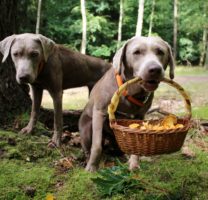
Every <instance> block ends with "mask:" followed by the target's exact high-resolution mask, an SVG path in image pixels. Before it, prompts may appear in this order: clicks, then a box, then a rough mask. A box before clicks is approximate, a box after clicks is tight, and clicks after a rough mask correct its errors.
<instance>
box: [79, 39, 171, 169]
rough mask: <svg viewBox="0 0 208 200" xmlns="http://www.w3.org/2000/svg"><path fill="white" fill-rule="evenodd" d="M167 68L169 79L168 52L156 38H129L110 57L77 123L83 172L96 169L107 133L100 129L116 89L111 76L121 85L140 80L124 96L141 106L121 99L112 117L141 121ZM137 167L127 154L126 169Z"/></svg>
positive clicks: (106, 116) (165, 45)
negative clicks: (109, 64) (83, 157)
mask: <svg viewBox="0 0 208 200" xmlns="http://www.w3.org/2000/svg"><path fill="white" fill-rule="evenodd" d="M168 65H169V66H170V73H169V74H170V78H171V79H173V78H174V62H173V56H172V51H171V48H170V46H169V45H168V43H166V42H165V41H164V40H162V39H161V38H159V37H133V38H131V39H130V40H128V41H127V42H126V43H125V44H124V46H123V47H122V48H121V49H119V50H118V52H117V53H116V54H115V56H114V58H113V68H111V69H109V70H108V71H107V72H106V73H105V75H104V76H103V77H102V78H101V79H100V80H99V81H98V82H97V83H96V85H95V86H94V88H93V89H92V92H91V95H90V99H89V102H88V104H87V105H86V107H85V109H84V112H83V113H82V115H81V117H80V120H79V130H80V135H81V144H82V148H83V150H84V152H85V154H86V156H87V157H88V163H87V166H86V170H87V171H95V170H97V169H98V166H99V161H100V158H101V153H102V140H103V132H106V131H107V130H105V128H104V127H107V125H108V114H107V107H108V105H109V103H110V100H111V98H112V96H113V94H114V92H115V91H116V90H117V89H118V83H117V81H116V75H115V74H119V75H120V77H121V79H122V80H123V82H126V81H128V80H130V79H132V78H134V77H141V78H142V79H143V80H144V83H143V84H142V85H139V84H134V85H130V86H129V87H128V95H131V96H132V97H133V98H134V99H137V101H140V103H141V106H139V105H136V104H134V103H132V102H130V101H129V100H128V99H127V98H126V97H122V98H121V99H120V102H119V105H118V109H117V113H116V118H122V117H123V118H130V116H131V118H132V115H133V116H134V118H137V119H143V118H144V115H145V113H146V112H147V111H148V109H149V108H150V106H151V104H152V100H153V96H154V91H155V90H156V89H157V87H158V85H159V83H160V81H161V79H162V78H163V77H164V71H165V69H166V68H167V66H168ZM142 103H143V105H142ZM108 128H109V127H108ZM111 134H112V133H111ZM138 166H139V164H138V156H136V155H131V156H130V159H129V168H130V169H134V168H137V167H138Z"/></svg>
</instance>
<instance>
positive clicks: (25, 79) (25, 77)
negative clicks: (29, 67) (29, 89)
mask: <svg viewBox="0 0 208 200" xmlns="http://www.w3.org/2000/svg"><path fill="white" fill-rule="evenodd" d="M19 79H20V81H21V82H22V83H28V82H29V80H30V76H29V75H28V74H23V75H21V76H19Z"/></svg>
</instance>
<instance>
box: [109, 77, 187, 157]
mask: <svg viewBox="0 0 208 200" xmlns="http://www.w3.org/2000/svg"><path fill="white" fill-rule="evenodd" d="M162 81H163V82H165V83H167V84H169V85H171V86H172V87H174V88H176V89H177V90H178V91H179V93H180V94H181V95H182V96H183V99H184V102H185V107H186V111H187V115H186V116H184V117H183V118H180V119H178V123H180V124H183V128H177V129H168V130H167V129H166V130H160V131H155V130H140V129H131V128H129V125H130V124H132V123H138V124H142V123H143V122H144V121H143V120H129V119H115V114H114V113H115V111H116V109H117V106H118V103H119V98H120V96H121V95H122V93H123V91H124V90H126V88H127V87H128V85H130V84H133V83H136V82H137V83H142V79H141V78H138V77H137V78H134V79H132V80H130V81H128V82H126V83H125V84H123V85H122V86H120V87H119V89H118V90H117V91H116V92H115V94H114V96H113V97H112V99H111V103H110V105H109V106H108V114H109V120H110V127H111V128H112V129H113V132H114V134H115V137H116V140H117V143H118V145H119V147H120V149H121V150H122V151H123V152H124V153H126V154H135V155H140V156H149V155H157V154H164V153H173V152H176V151H178V150H180V148H181V147H182V145H183V143H184V140H185V137H186V134H187V132H188V130H189V127H190V119H191V103H190V100H189V97H188V95H187V93H186V92H185V90H184V89H183V88H182V87H181V86H180V85H179V84H177V83H176V82H174V81H172V80H169V79H166V78H164V79H163V80H162ZM160 121H161V120H148V122H149V123H150V124H158V123H159V122H160Z"/></svg>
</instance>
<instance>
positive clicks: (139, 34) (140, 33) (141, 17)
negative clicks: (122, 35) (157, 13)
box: [136, 0, 144, 36]
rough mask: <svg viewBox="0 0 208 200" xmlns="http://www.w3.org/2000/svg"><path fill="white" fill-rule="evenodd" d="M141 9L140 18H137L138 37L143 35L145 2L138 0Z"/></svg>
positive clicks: (139, 9) (139, 10)
mask: <svg viewBox="0 0 208 200" xmlns="http://www.w3.org/2000/svg"><path fill="white" fill-rule="evenodd" d="M138 1H139V2H138V4H139V8H138V18H137V26H136V36H141V35H142V26H143V16H144V0H138Z"/></svg>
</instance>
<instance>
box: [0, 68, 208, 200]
mask: <svg viewBox="0 0 208 200" xmlns="http://www.w3.org/2000/svg"><path fill="white" fill-rule="evenodd" d="M205 73H206V71H204V69H201V68H200V69H198V68H191V69H189V68H180V67H179V68H177V75H178V77H179V78H180V77H184V75H186V76H190V77H191V76H192V75H194V76H198V77H201V76H202V75H203V76H204V75H205ZM186 80H187V79H186ZM188 80H189V81H187V82H186V81H185V82H184V80H182V82H181V83H182V85H183V87H184V88H186V90H187V91H188V92H189V94H190V96H191V98H192V104H193V116H194V118H203V119H208V100H207V99H208V95H207V87H208V85H207V84H208V83H207V82H203V84H202V83H201V82H200V80H199V81H197V82H192V81H190V79H188ZM83 91H84V93H83ZM176 94H177V93H176V92H175V91H174V90H172V89H170V87H168V86H165V85H164V86H161V88H159V90H158V92H157V95H156V105H158V104H159V103H161V99H162V100H163V101H164V102H165V103H167V107H168V108H169V109H170V107H171V104H174V106H173V111H174V109H176V110H177V111H179V112H180V108H181V107H182V108H183V102H182V101H181V99H180V97H179V95H176ZM87 98H88V92H87V90H86V89H81V90H80V89H78V90H72V91H70V92H69V93H66V96H65V99H64V108H66V109H68V108H74V109H82V108H83V107H84V105H85V103H86V102H87ZM79 99H81V100H79ZM45 102H46V104H44V105H46V106H47V107H48V106H49V107H52V104H51V102H49V103H47V101H45ZM67 102H68V103H67ZM69 102H70V103H69ZM164 102H163V107H165V105H166V104H165V103H164ZM43 103H44V102H43ZM28 118H29V116H28V114H25V115H23V116H22V117H21V119H22V122H21V123H22V124H21V125H22V126H23V124H25V123H26V122H27V121H28ZM50 138H51V132H49V131H48V130H46V129H45V128H44V126H43V125H42V124H40V123H39V124H38V127H37V129H36V131H35V133H34V134H33V135H21V134H18V133H17V132H15V131H13V130H11V131H5V130H0V200H14V199H15V200H31V199H35V200H42V199H46V196H47V195H48V194H52V195H53V196H54V197H56V199H57V200H74V199H76V200H85V199H86V200H88V199H89V200H91V199H95V200H126V199H129V200H181V199H183V200H190V199H198V200H206V199H208V190H207V188H208V156H207V155H208V135H203V134H202V132H201V130H198V129H192V130H191V131H189V133H188V137H187V139H186V143H185V146H186V147H188V148H189V149H190V150H191V151H192V152H194V156H192V157H187V156H184V155H182V153H181V152H177V153H174V154H170V155H161V156H154V157H151V158H149V159H143V160H142V161H141V163H140V165H141V169H139V170H136V171H135V172H133V175H134V177H138V178H139V180H141V181H143V182H145V183H146V189H141V188H139V187H138V188H134V187H132V188H130V189H128V190H126V191H123V192H121V193H120V192H118V193H114V194H113V195H112V196H103V195H102V193H101V192H100V191H99V189H98V188H97V186H96V184H95V183H94V182H93V181H92V178H96V177H98V176H99V174H98V173H93V174H92V173H88V172H86V171H84V168H83V165H82V161H83V159H82V157H83V153H82V152H81V151H80V147H74V146H72V145H66V146H63V147H62V148H61V149H49V148H48V147H47V143H48V141H49V140H50ZM63 158H69V159H70V160H71V161H70V162H72V163H73V166H71V167H68V165H67V164H64V163H63V162H62V159H63ZM107 158H108V159H111V163H112V162H113V163H115V158H114V157H110V158H109V156H108V157H107ZM122 160H123V161H122V163H123V164H124V165H126V164H125V161H124V160H126V159H122ZM105 165H108V162H107V161H106V160H104V159H103V160H102V163H101V166H102V167H104V166H105ZM155 188H157V189H155Z"/></svg>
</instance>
